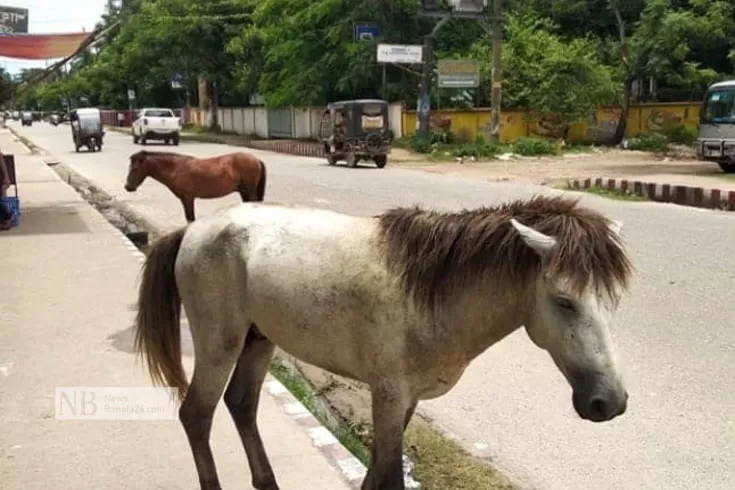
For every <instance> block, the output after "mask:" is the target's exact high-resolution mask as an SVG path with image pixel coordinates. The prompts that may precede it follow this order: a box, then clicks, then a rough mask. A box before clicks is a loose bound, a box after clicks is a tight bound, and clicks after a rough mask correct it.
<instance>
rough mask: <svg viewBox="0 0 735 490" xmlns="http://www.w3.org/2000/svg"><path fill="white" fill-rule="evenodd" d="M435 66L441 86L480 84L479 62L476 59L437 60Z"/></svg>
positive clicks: (475, 86) (457, 86)
mask: <svg viewBox="0 0 735 490" xmlns="http://www.w3.org/2000/svg"><path fill="white" fill-rule="evenodd" d="M437 68H438V70H437V71H438V78H439V87H441V88H477V87H479V86H480V63H479V62H478V61H477V60H439V63H438V67H437Z"/></svg>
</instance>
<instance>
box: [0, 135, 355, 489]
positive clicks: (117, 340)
mask: <svg viewBox="0 0 735 490" xmlns="http://www.w3.org/2000/svg"><path fill="white" fill-rule="evenodd" d="M0 147H2V150H3V151H4V152H7V153H13V154H15V155H16V165H17V167H18V170H19V172H18V173H19V180H20V185H19V187H20V197H21V200H22V204H21V209H22V211H23V215H22V217H21V224H20V226H19V227H18V228H14V229H13V230H11V231H5V232H2V234H1V235H0V257H2V266H1V268H0V270H2V276H3V280H2V281H0V428H1V429H0V488H2V489H3V490H20V489H24V490H39V489H48V488H53V489H56V490H67V489H69V490H71V489H84V490H97V489H106V490H130V489H137V488H142V489H147V490H153V489H158V490H177V489H178V490H182V489H193V488H198V484H197V482H198V477H197V474H196V469H195V466H194V460H193V458H192V455H191V450H190V449H189V444H188V442H187V440H186V433H185V432H184V430H183V428H182V427H181V424H180V423H179V421H178V418H177V417H176V412H175V411H174V412H173V414H171V415H172V416H173V417H172V418H169V419H168V420H119V419H118V420H114V419H113V420H99V419H96V418H92V417H86V418H83V417H80V418H82V420H57V419H56V418H55V415H56V414H57V413H58V412H57V410H63V412H64V413H65V414H66V415H72V414H74V413H75V412H74V411H73V409H72V407H76V414H77V415H79V414H80V412H81V410H82V408H81V405H80V404H79V402H78V400H79V399H78V398H77V403H76V404H75V403H69V404H67V403H66V402H62V401H61V400H55V398H54V394H55V389H56V388H62V387H95V388H100V387H118V388H123V387H145V386H150V379H149V378H148V375H147V372H146V371H145V370H144V369H143V366H142V365H141V363H140V362H135V361H136V360H135V358H134V356H133V355H132V347H133V342H132V341H133V334H132V328H131V325H132V322H133V319H134V315H135V313H134V311H132V310H131V309H130V305H132V304H134V301H135V299H136V287H135V286H136V285H137V281H138V280H139V279H140V277H139V272H140V260H141V257H140V256H139V255H134V253H133V251H132V250H131V248H132V246H131V245H130V243H129V242H127V243H126V241H124V240H123V239H122V238H123V237H122V235H121V234H120V233H119V232H118V231H117V230H115V229H114V228H113V227H112V225H110V224H109V223H108V222H107V221H105V219H104V218H103V217H102V216H101V215H100V214H99V213H97V212H96V211H95V210H94V208H92V206H90V205H89V204H87V203H86V202H85V201H84V200H83V199H82V198H81V196H79V194H77V193H76V192H74V190H73V189H72V188H71V187H69V186H68V185H66V184H65V183H64V182H63V181H62V180H61V179H60V178H59V177H58V176H57V175H56V174H55V173H54V172H53V170H51V169H49V168H48V167H47V166H46V165H44V164H43V162H41V161H40V159H39V158H38V157H29V156H25V155H24V154H23V149H22V147H21V146H20V145H18V144H14V143H13V141H12V135H10V134H9V133H8V132H7V131H5V130H0ZM185 354H186V355H185V356H184V359H183V361H184V366H185V368H186V369H187V371H188V372H189V373H191V369H192V365H193V360H192V357H191V356H190V355H189V353H187V352H186V351H185ZM264 391H266V393H263V395H262V396H261V406H260V410H259V411H258V419H259V423H260V426H261V434H262V436H263V439H264V444H265V446H266V450H267V451H268V454H269V455H270V457H271V461H272V464H273V468H274V471H275V472H276V477H277V478H278V479H279V482H280V484H281V485H282V488H284V489H293V488H300V489H302V490H317V489H318V490H350V489H351V488H353V487H351V486H350V485H349V484H348V482H347V481H346V480H345V479H344V478H343V476H342V474H341V473H342V472H341V471H340V469H338V467H337V462H338V461H337V460H336V458H335V457H334V456H332V457H331V458H328V457H326V454H325V452H326V451H322V450H321V449H320V448H317V447H315V438H314V435H315V434H318V432H316V433H315V432H310V431H309V430H307V427H309V425H307V424H305V423H303V422H304V420H305V419H300V420H296V419H295V418H294V417H293V416H291V415H289V414H288V413H287V412H286V410H285V408H286V407H284V406H283V401H284V400H283V398H282V397H280V396H274V395H273V394H272V391H271V390H270V389H269V387H268V385H266V388H265V390H264ZM72 393H73V392H70V391H66V394H67V395H71V396H72V400H73V394H72ZM96 395H97V396H95V397H94V402H96V403H95V405H92V406H89V405H88V406H87V409H88V410H87V411H86V413H90V412H91V409H92V408H93V407H95V406H96V408H97V413H100V412H103V411H107V408H105V406H106V405H107V403H105V402H106V401H107V400H105V401H103V394H102V393H100V392H99V391H97V392H96ZM85 400H87V401H89V400H90V397H89V396H86V397H85ZM56 402H58V404H57V403H56ZM132 403H133V402H131V403H128V404H122V403H120V404H118V405H117V408H118V409H119V408H126V405H127V407H130V406H131V404H132ZM135 406H137V407H141V405H138V403H135ZM143 407H145V402H144V404H143ZM146 408H149V407H146ZM169 413H170V412H169ZM90 419H91V420H90ZM311 427H313V425H312V426H311ZM317 440H318V439H317ZM284 441H288V443H287V444H284ZM321 441H324V438H323V437H322V438H321ZM327 442H328V441H327ZM211 443H212V450H213V452H214V454H215V460H216V463H217V468H218V471H219V474H220V478H221V479H222V484H223V486H224V488H228V489H235V488H250V480H251V476H250V471H249V468H248V465H247V459H246V456H245V453H244V451H243V449H242V444H241V443H240V438H239V437H238V435H237V430H236V428H235V426H234V424H233V422H232V419H231V417H230V415H229V413H228V411H227V409H226V408H225V407H224V403H223V402H220V406H219V407H218V409H217V411H216V412H215V416H214V424H213V427H212V436H211ZM326 447H327V448H329V450H330V453H331V454H330V455H335V456H337V457H339V455H340V452H338V451H339V448H337V447H335V446H333V445H331V446H326ZM340 459H342V458H340Z"/></svg>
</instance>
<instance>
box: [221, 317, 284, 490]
mask: <svg viewBox="0 0 735 490" xmlns="http://www.w3.org/2000/svg"><path fill="white" fill-rule="evenodd" d="M274 349H275V346H274V345H273V343H272V342H271V341H270V340H268V339H267V338H266V337H264V336H263V335H262V334H261V333H260V332H259V331H258V327H257V326H255V325H251V327H250V330H249V331H248V335H247V337H246V338H245V346H244V347H243V350H242V353H241V354H240V359H239V360H238V361H237V366H236V367H235V372H234V373H233V374H232V378H231V379H230V384H229V385H228V386H227V391H226V392H225V404H226V405H227V408H228V409H229V410H230V414H231V415H232V419H233V420H234V421H235V425H236V426H237V431H238V432H239V433H240V439H241V440H242V445H243V447H244V448H245V454H246V455H247V458H248V463H249V465H250V472H251V473H252V475H253V479H252V483H253V488H255V489H257V490H278V484H277V483H276V477H275V475H274V474H273V468H272V467H271V464H270V462H269V461H268V456H267V455H266V453H265V448H264V447H263V441H262V440H261V438H260V433H259V432H258V424H257V414H258V402H259V401H260V390H261V388H262V386H263V380H264V379H265V376H266V374H268V364H269V363H270V360H271V358H272V357H273V351H274Z"/></svg>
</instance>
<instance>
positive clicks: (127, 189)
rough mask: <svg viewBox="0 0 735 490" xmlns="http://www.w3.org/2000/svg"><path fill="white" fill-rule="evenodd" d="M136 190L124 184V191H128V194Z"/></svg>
mask: <svg viewBox="0 0 735 490" xmlns="http://www.w3.org/2000/svg"><path fill="white" fill-rule="evenodd" d="M136 189H137V188H136V187H133V186H132V185H130V184H125V190H126V191H128V192H135V191H136Z"/></svg>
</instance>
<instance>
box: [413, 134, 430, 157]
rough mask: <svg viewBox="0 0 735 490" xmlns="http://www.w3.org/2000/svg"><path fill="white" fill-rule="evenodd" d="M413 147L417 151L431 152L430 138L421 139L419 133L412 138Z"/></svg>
mask: <svg viewBox="0 0 735 490" xmlns="http://www.w3.org/2000/svg"><path fill="white" fill-rule="evenodd" d="M411 149H412V150H413V151H415V152H416V153H431V150H432V146H431V140H430V139H424V140H422V139H419V137H418V136H417V135H414V136H413V138H411Z"/></svg>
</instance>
